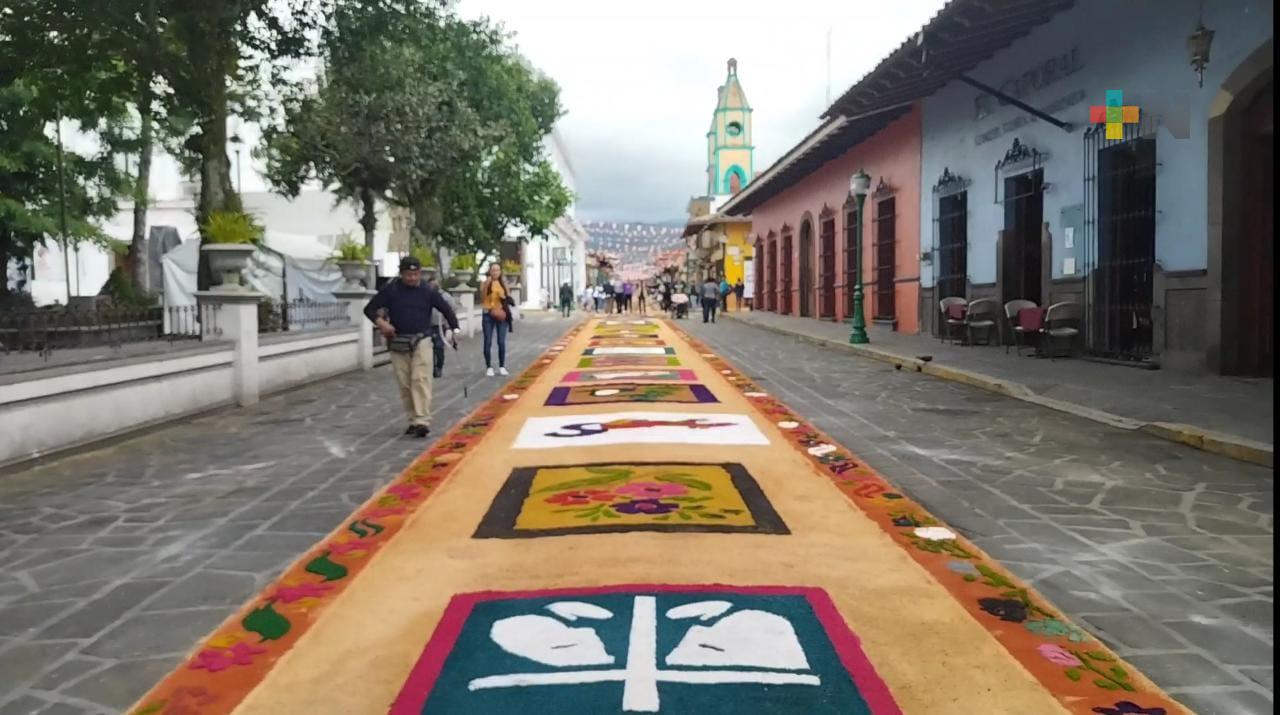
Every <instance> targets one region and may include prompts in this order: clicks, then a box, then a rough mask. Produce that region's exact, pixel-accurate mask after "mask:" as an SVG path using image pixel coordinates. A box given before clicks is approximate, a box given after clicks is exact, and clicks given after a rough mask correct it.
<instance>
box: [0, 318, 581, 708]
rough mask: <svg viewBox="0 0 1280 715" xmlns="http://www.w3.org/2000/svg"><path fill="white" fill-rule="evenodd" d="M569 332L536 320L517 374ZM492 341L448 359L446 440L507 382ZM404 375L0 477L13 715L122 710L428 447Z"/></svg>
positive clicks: (357, 378)
mask: <svg viewBox="0 0 1280 715" xmlns="http://www.w3.org/2000/svg"><path fill="white" fill-rule="evenodd" d="M571 322H572V321H570V320H563V319H559V318H554V317H551V316H540V315H532V314H531V315H530V316H529V317H528V318H527V319H525V320H522V321H521V322H520V323H519V324H518V325H517V326H516V332H515V334H514V335H512V336H511V338H510V341H509V348H510V350H511V352H510V355H509V356H508V367H509V368H510V369H511V371H512V373H513V374H519V372H520V371H521V370H523V369H524V368H525V367H526V366H527V365H528V364H529V362H530V361H531V360H532V359H533V358H534V357H536V356H537V355H539V354H540V353H541V352H542V351H543V350H544V349H545V348H546V347H547V345H549V344H550V343H551V342H552V341H553V340H554V339H555V338H557V337H558V336H559V335H560V334H561V333H563V332H564V331H565V330H567V329H568V327H569V325H570V324H571ZM483 372H484V361H483V359H482V358H481V356H480V339H479V337H478V336H477V337H476V338H475V339H474V340H469V341H465V342H463V343H462V344H461V345H460V349H459V351H458V352H456V353H455V352H453V351H450V352H449V355H448V357H447V358H446V362H445V372H444V377H443V378H442V379H440V380H437V381H436V388H435V403H434V405H433V410H432V411H433V413H434V416H435V418H434V427H435V434H436V435H439V434H442V433H444V432H445V430H446V429H447V428H448V427H449V426H450V425H452V424H453V423H454V422H456V421H457V420H459V419H461V418H462V417H463V416H464V415H465V414H466V413H468V412H469V411H470V410H472V409H473V408H474V407H476V406H477V405H479V404H480V403H481V402H483V401H484V400H485V399H487V398H488V397H489V396H490V395H491V394H492V393H493V392H494V391H496V390H497V389H498V388H499V387H500V386H501V385H503V384H504V383H505V380H503V379H501V378H485V377H484V375H483ZM404 426H405V419H404V416H403V414H402V412H401V408H400V403H399V399H398V396H397V394H396V388H395V380H394V377H393V376H392V374H391V370H390V369H389V368H378V369H375V370H372V371H369V372H363V373H351V374H347V375H344V376H340V377H338V378H334V379H332V380H328V381H324V382H319V383H315V384H313V385H309V386H307V387H305V388H303V389H299V390H296V391H292V392H288V393H284V394H280V395H276V396H273V397H270V398H268V399H266V400H263V401H262V402H261V403H259V404H258V405H255V406H253V407H251V408H246V409H229V410H223V411H221V412H217V413H214V414H211V415H207V416H203V417H200V418H197V419H192V420H186V421H183V422H179V423H176V424H174V425H173V426H172V427H168V428H165V429H162V430H159V431H156V432H153V433H150V434H146V435H143V436H141V437H138V438H136V439H132V440H128V441H124V442H120V443H117V444H115V445H113V446H110V447H106V448H102V449H98V450H95V451H91V452H87V453H84V454H80V455H78V456H74V457H67V458H63V459H60V460H56V461H52V462H49V463H46V464H43V465H41V466H38V467H36V468H33V469H29V470H26V471H23V472H16V473H6V474H0V715H15V714H18V713H21V714H23V715H29V714H32V713H39V714H40V715H52V714H54V713H57V714H58V715H75V714H77V713H93V714H95V715H97V714H99V713H118V712H122V711H123V710H124V709H125V708H127V707H128V706H129V705H131V704H133V702H134V701H135V700H136V699H137V698H138V697H140V696H141V695H142V694H143V693H144V692H146V690H147V689H148V688H150V687H151V686H152V685H153V684H154V683H155V682H156V681H157V680H159V679H160V677H162V676H163V675H164V674H166V673H167V672H169V671H170V670H171V669H172V668H173V667H175V666H176V665H177V664H178V663H179V662H180V660H181V659H182V658H183V657H184V655H185V654H186V653H187V652H188V650H189V649H190V648H191V647H192V646H194V645H195V643H196V642H197V640H198V639H199V638H200V637H201V636H203V635H205V634H206V633H208V632H209V631H210V630H212V629H213V628H214V627H215V626H216V625H217V624H218V623H220V622H221V621H222V620H223V619H225V618H226V617H227V616H229V615H230V614H231V613H232V612H234V611H235V610H236V609H237V608H239V607H240V606H241V605H242V604H244V603H245V602H246V601H247V600H248V599H249V598H250V597H252V596H253V595H254V594H255V593H257V592H258V591H259V590H261V589H262V588H263V587H265V586H266V584H268V583H270V581H271V580H272V579H274V578H275V577H276V576H277V575H278V574H279V572H280V571H281V570H282V569H283V568H284V567H285V566H287V565H288V564H289V563H290V562H292V561H293V560H294V559H296V558H297V557H298V556H299V555H300V554H302V553H303V552H304V551H305V550H306V549H307V548H308V547H310V546H311V545H312V544H314V543H315V542H316V541H317V540H319V539H320V538H322V537H323V536H324V535H325V534H328V533H329V532H330V531H331V530H332V529H333V528H334V527H335V526H337V525H338V524H340V523H341V522H342V519H343V518H344V517H346V516H347V515H348V514H350V513H351V512H352V511H353V510H354V509H355V508H356V507H357V506H359V505H360V504H362V503H363V502H364V501H365V500H366V499H367V498H368V497H369V496H370V495H371V494H372V493H373V492H375V491H376V490H377V489H379V488H381V487H382V486H384V485H385V484H386V483H387V482H389V481H390V480H391V479H392V478H393V477H395V476H396V475H397V474H398V473H399V472H400V471H401V470H402V469H404V468H405V466H407V465H408V464H409V462H410V461H411V460H412V459H413V458H414V457H416V456H417V455H418V454H419V453H420V452H421V451H423V450H424V449H426V448H427V446H429V444H430V442H429V441H427V440H415V439H413V438H410V437H405V436H403V434H402V432H403V431H404Z"/></svg>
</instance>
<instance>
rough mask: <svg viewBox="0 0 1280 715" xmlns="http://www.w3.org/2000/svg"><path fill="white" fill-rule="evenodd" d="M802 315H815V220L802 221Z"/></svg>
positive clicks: (806, 316)
mask: <svg viewBox="0 0 1280 715" xmlns="http://www.w3.org/2000/svg"><path fill="white" fill-rule="evenodd" d="M800 317H801V318H811V317H813V221H811V220H809V219H808V218H807V217H806V218H805V219H804V220H803V221H802V222H801V223H800Z"/></svg>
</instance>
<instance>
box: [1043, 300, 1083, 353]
mask: <svg viewBox="0 0 1280 715" xmlns="http://www.w3.org/2000/svg"><path fill="white" fill-rule="evenodd" d="M1083 317H1084V308H1083V307H1081V305H1080V304H1079V303H1071V302H1063V303H1054V304H1053V305H1051V306H1049V309H1048V310H1047V311H1046V312H1045V315H1044V327H1043V328H1041V330H1040V334H1041V335H1043V336H1044V340H1045V343H1046V344H1047V345H1048V347H1049V359H1050V360H1052V359H1053V357H1054V349H1053V346H1054V343H1055V342H1057V341H1058V340H1063V339H1065V340H1066V341H1067V356H1068V357H1070V355H1071V345H1072V343H1074V342H1075V339H1076V337H1077V336H1078V335H1080V323H1081V322H1082V319H1083Z"/></svg>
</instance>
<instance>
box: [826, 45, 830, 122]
mask: <svg viewBox="0 0 1280 715" xmlns="http://www.w3.org/2000/svg"><path fill="white" fill-rule="evenodd" d="M826 106H828V107H830V106H831V28H830V27H828V28H827V104H826Z"/></svg>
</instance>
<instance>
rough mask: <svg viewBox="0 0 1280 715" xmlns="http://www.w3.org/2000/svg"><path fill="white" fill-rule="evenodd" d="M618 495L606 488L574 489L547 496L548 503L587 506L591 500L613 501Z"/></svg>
mask: <svg viewBox="0 0 1280 715" xmlns="http://www.w3.org/2000/svg"><path fill="white" fill-rule="evenodd" d="M616 496H617V495H616V494H614V493H613V492H611V491H607V490H604V489H574V490H572V491H567V492H560V493H559V494H552V495H551V496H549V497H547V499H546V502H547V503H548V504H559V505H560V506H586V505H587V504H590V503H591V502H609V501H613V500H614V498H615V497H616Z"/></svg>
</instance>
